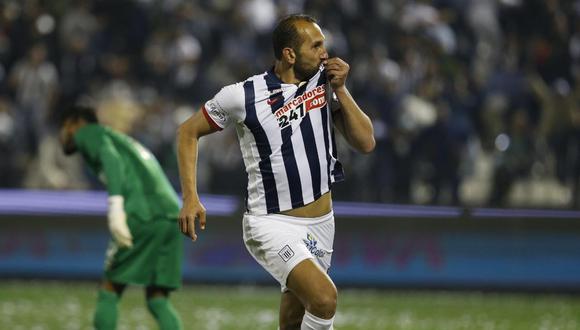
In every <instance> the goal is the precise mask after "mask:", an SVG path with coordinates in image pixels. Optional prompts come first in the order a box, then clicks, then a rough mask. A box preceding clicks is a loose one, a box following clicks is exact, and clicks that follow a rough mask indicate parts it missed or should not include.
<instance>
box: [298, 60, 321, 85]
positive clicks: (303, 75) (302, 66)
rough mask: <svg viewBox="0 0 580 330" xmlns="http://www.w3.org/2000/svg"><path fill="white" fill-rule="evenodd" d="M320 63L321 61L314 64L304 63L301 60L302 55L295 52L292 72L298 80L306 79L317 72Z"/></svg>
mask: <svg viewBox="0 0 580 330" xmlns="http://www.w3.org/2000/svg"><path fill="white" fill-rule="evenodd" d="M320 64H321V63H319V64H318V65H316V66H309V65H308V64H306V63H304V61H302V56H300V55H298V54H296V63H294V74H295V75H296V78H298V79H299V80H300V81H306V80H308V79H310V78H312V76H314V75H315V74H316V72H318V69H319V68H320Z"/></svg>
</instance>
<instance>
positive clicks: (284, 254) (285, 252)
mask: <svg viewBox="0 0 580 330" xmlns="http://www.w3.org/2000/svg"><path fill="white" fill-rule="evenodd" d="M278 255H279V256H280V258H282V260H284V262H288V260H290V259H291V258H292V257H293V256H294V251H292V249H291V248H290V247H289V246H288V245H285V246H284V247H283V248H282V250H280V251H279V252H278Z"/></svg>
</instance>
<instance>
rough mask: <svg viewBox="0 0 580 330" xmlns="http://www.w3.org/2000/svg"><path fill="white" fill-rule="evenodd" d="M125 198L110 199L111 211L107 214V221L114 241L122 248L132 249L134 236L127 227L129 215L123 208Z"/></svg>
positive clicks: (112, 197)
mask: <svg viewBox="0 0 580 330" xmlns="http://www.w3.org/2000/svg"><path fill="white" fill-rule="evenodd" d="M123 203H124V199H123V196H118V195H117V196H110V197H109V211H108V213H107V220H108V223H109V231H110V232H111V235H112V236H113V239H114V240H115V242H117V244H118V245H119V246H121V247H128V248H130V247H132V246H133V236H132V235H131V231H130V230H129V226H128V225H127V215H126V214H125V209H124V207H123Z"/></svg>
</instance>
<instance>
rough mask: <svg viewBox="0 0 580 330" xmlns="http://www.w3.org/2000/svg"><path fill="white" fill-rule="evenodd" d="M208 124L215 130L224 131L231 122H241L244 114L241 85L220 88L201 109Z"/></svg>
mask: <svg viewBox="0 0 580 330" xmlns="http://www.w3.org/2000/svg"><path fill="white" fill-rule="evenodd" d="M202 111H203V114H204V115H205V117H206V119H207V121H208V122H209V124H210V125H211V126H212V127H214V128H216V129H219V130H221V129H224V128H226V127H227V126H229V125H230V124H231V123H232V122H234V123H237V122H240V121H242V120H243V117H244V114H245V101H244V89H243V86H242V84H241V83H237V84H233V85H228V86H225V87H224V88H222V89H221V90H220V91H219V92H218V93H217V94H216V95H215V96H214V97H213V98H212V99H211V100H209V101H207V102H206V103H205V104H204V106H203V108H202Z"/></svg>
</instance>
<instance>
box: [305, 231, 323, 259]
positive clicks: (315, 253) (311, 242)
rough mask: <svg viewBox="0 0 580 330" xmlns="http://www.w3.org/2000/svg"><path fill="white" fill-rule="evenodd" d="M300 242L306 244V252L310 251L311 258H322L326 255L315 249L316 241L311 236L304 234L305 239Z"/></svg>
mask: <svg viewBox="0 0 580 330" xmlns="http://www.w3.org/2000/svg"><path fill="white" fill-rule="evenodd" d="M302 241H303V242H304V244H306V248H307V249H308V251H310V253H312V255H313V256H315V257H319V258H323V257H324V256H325V255H326V252H325V251H323V250H321V249H319V248H317V247H316V245H317V244H318V241H317V240H316V238H315V237H314V236H313V235H312V234H310V233H308V234H306V239H303V240H302Z"/></svg>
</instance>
